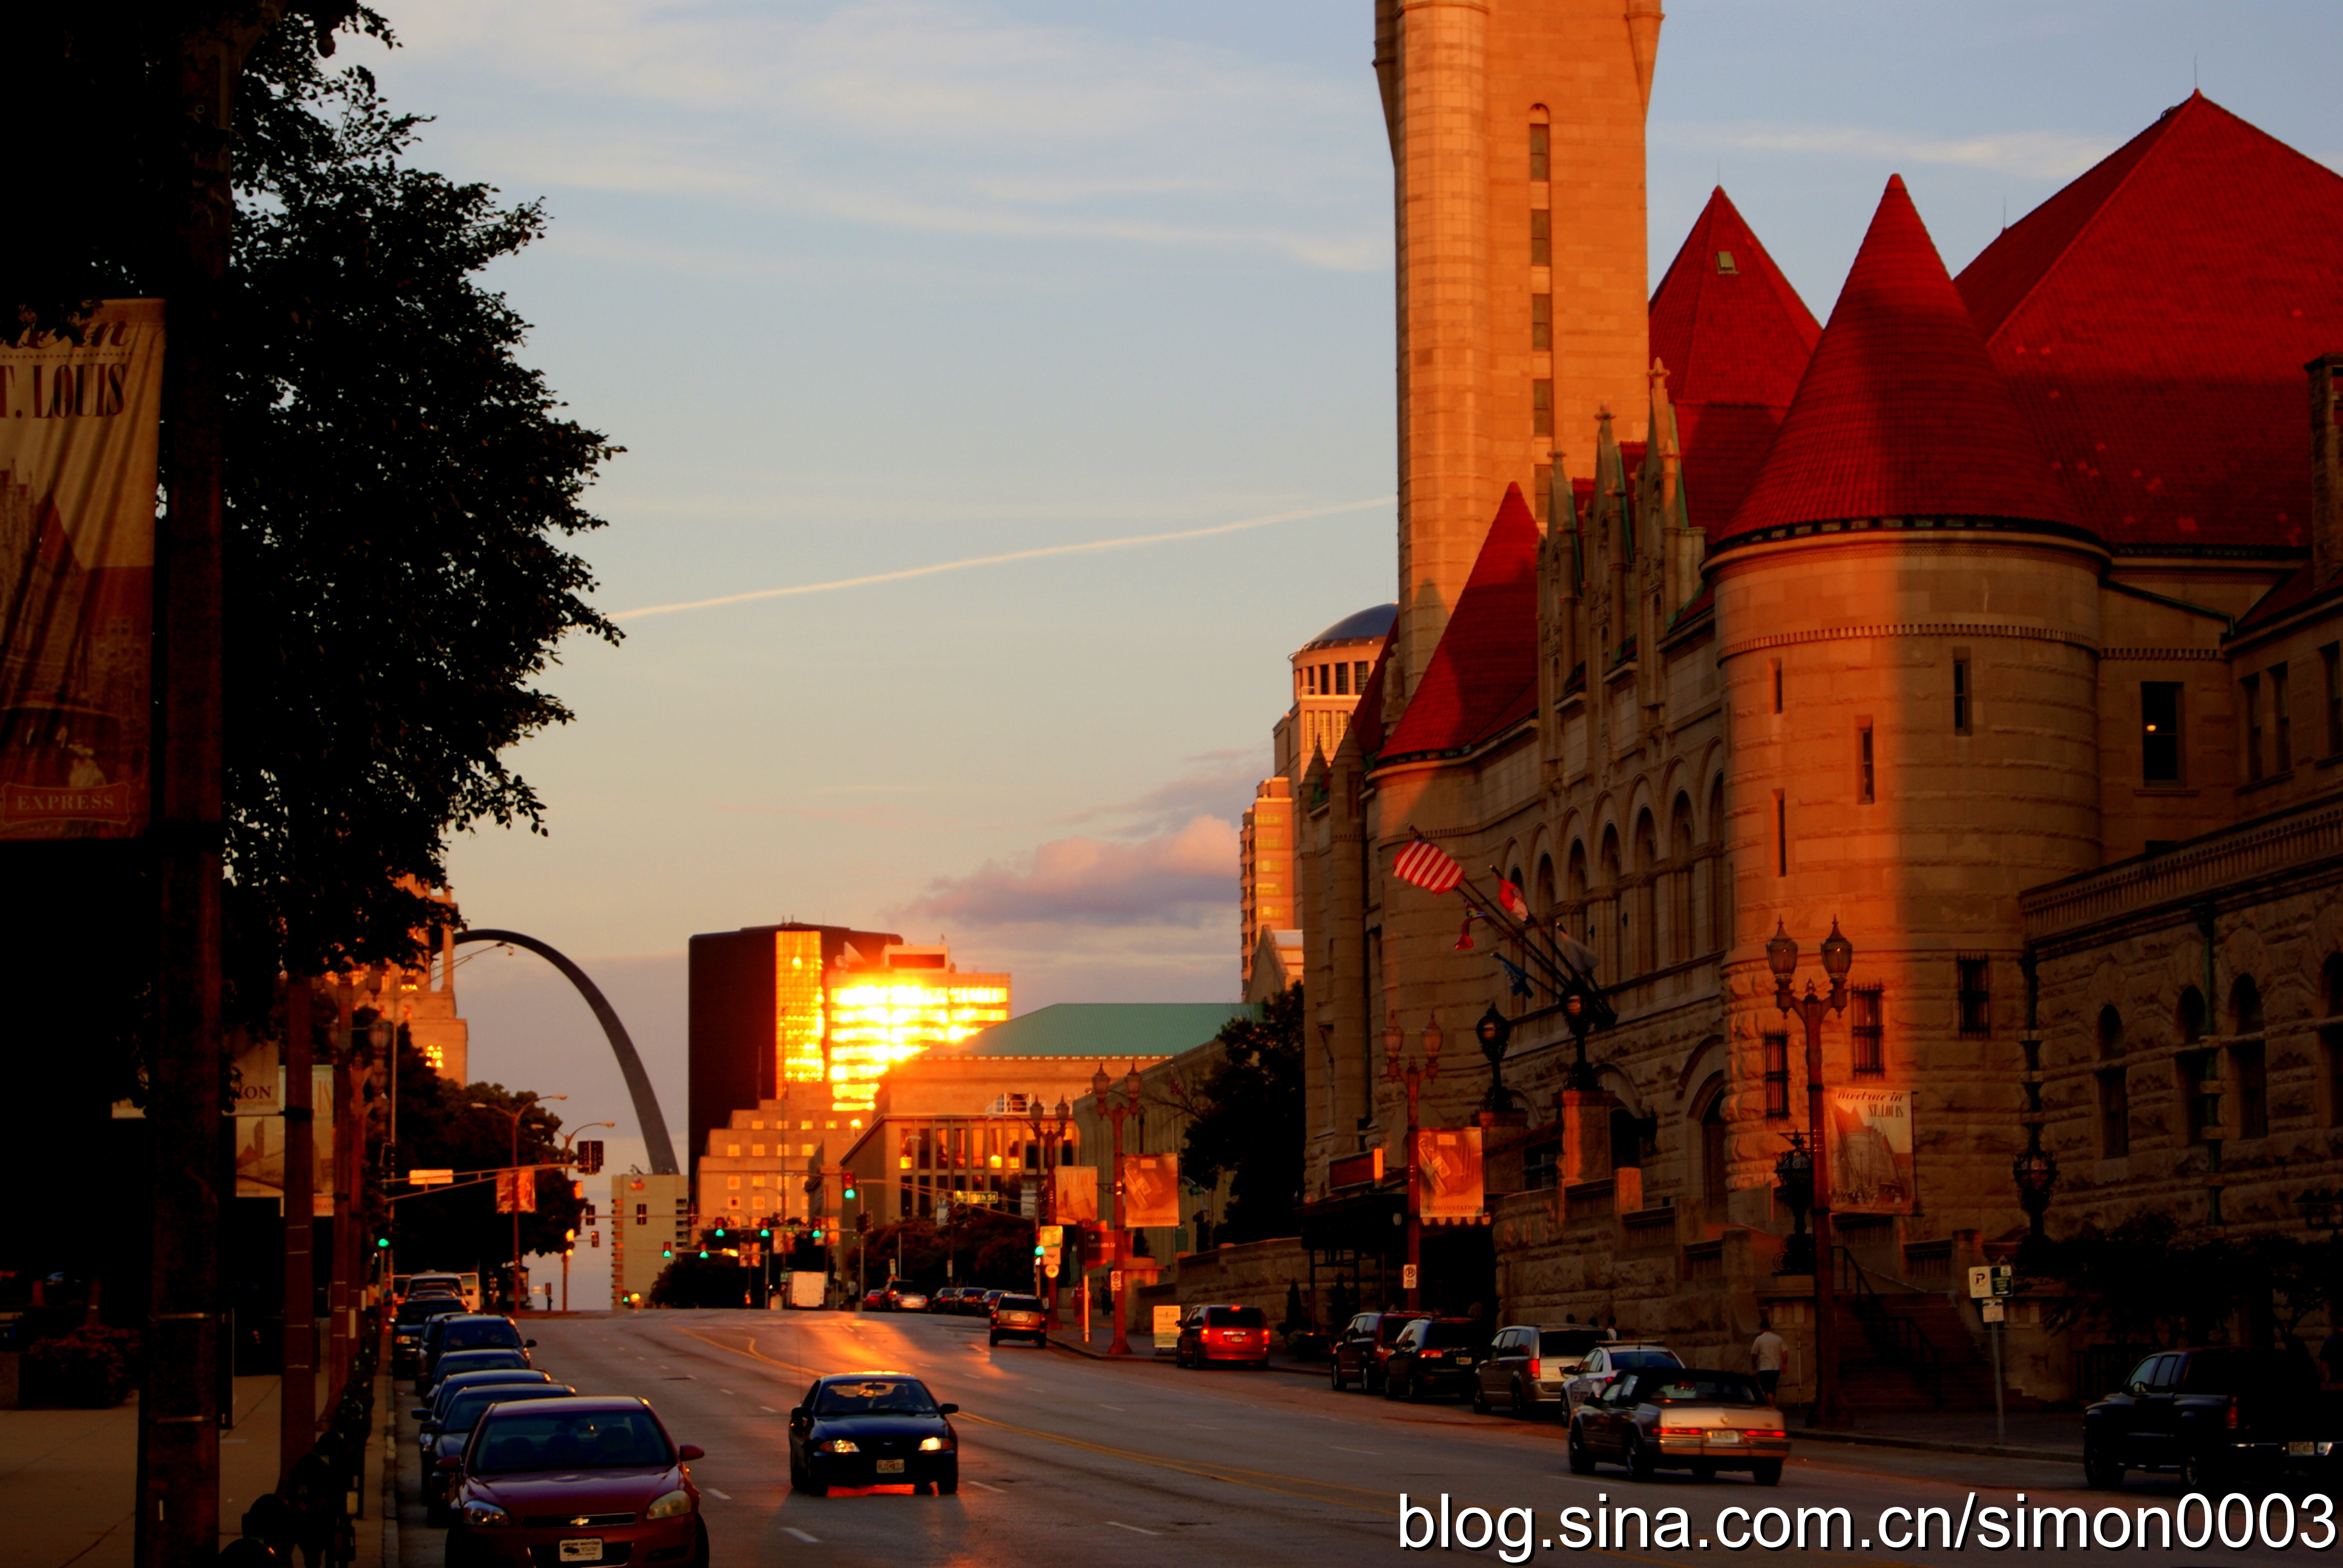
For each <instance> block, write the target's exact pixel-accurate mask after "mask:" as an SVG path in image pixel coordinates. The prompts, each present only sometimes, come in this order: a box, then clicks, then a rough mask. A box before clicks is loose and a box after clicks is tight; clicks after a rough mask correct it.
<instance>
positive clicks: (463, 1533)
mask: <svg viewBox="0 0 2343 1568" xmlns="http://www.w3.org/2000/svg"><path fill="white" fill-rule="evenodd" d="M443 1561H444V1562H446V1563H447V1568H472V1565H473V1564H474V1563H477V1562H478V1561H479V1553H478V1552H476V1551H474V1550H473V1548H472V1536H471V1533H470V1532H469V1531H467V1530H464V1529H462V1528H460V1527H458V1528H457V1529H454V1530H450V1531H449V1532H447V1556H446V1557H445V1558H444V1559H443Z"/></svg>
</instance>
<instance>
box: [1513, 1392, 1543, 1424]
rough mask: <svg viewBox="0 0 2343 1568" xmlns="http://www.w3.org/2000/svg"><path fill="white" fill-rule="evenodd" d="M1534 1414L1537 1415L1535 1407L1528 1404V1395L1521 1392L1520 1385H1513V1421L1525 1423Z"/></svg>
mask: <svg viewBox="0 0 2343 1568" xmlns="http://www.w3.org/2000/svg"><path fill="white" fill-rule="evenodd" d="M1535 1414H1537V1406H1535V1405H1534V1404H1532V1403H1531V1402H1530V1400H1529V1395H1528V1394H1527V1393H1526V1392H1523V1388H1522V1385H1521V1384H1519V1383H1515V1384H1514V1385H1513V1419H1514V1420H1515V1421H1527V1420H1529V1419H1530V1418H1531V1417H1532V1416H1534V1415H1535Z"/></svg>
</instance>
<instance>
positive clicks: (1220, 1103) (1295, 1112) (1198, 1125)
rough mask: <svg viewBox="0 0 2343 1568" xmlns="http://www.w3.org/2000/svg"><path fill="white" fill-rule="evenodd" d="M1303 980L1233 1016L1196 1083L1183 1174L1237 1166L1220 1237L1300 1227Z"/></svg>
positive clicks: (1214, 1176) (1201, 1175) (1207, 1176)
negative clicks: (1250, 1012)
mask: <svg viewBox="0 0 2343 1568" xmlns="http://www.w3.org/2000/svg"><path fill="white" fill-rule="evenodd" d="M1303 1017H1304V1014H1303V1010H1302V988H1301V987H1300V986H1298V985H1296V986H1292V987H1291V988H1289V989H1288V990H1285V991H1283V992H1282V993H1281V994H1279V995H1278V996H1275V997H1273V998H1272V999H1271V1000H1268V1001H1265V1002H1262V1004H1261V1006H1260V1008H1259V1009H1258V1010H1257V1013H1256V1014H1255V1015H1254V1016H1245V1015H1242V1014H1240V1015H1239V1016H1237V1017H1235V1018H1232V1019H1231V1020H1229V1021H1228V1023H1227V1024H1226V1025H1225V1026H1224V1027H1222V1030H1221V1032H1220V1035H1219V1039H1220V1041H1221V1043H1222V1047H1223V1055H1222V1059H1221V1060H1220V1062H1219V1063H1218V1065H1216V1066H1215V1067H1214V1068H1213V1069H1212V1071H1210V1072H1209V1073H1207V1074H1206V1075H1205V1077H1204V1081H1203V1082H1202V1084H1201V1085H1199V1086H1198V1087H1197V1090H1196V1094H1195V1103H1194V1104H1193V1105H1192V1107H1191V1110H1192V1113H1193V1115H1194V1121H1192V1122H1191V1123H1190V1124H1189V1127H1188V1136H1187V1141H1186V1146H1185V1150H1184V1151H1183V1152H1182V1156H1181V1167H1182V1169H1181V1174H1182V1177H1184V1178H1185V1179H1186V1180H1187V1181H1192V1182H1194V1183H1195V1184H1196V1185H1198V1186H1200V1187H1210V1186H1212V1184H1213V1183H1215V1182H1216V1181H1219V1180H1220V1178H1221V1173H1222V1171H1228V1172H1231V1173H1232V1180H1231V1181H1230V1184H1229V1207H1228V1212H1227V1214H1226V1215H1225V1216H1224V1217H1223V1218H1222V1221H1221V1225H1220V1229H1219V1231H1218V1232H1217V1238H1218V1239H1219V1240H1221V1241H1261V1240H1262V1239H1264V1238H1267V1237H1271V1236H1291V1235H1292V1234H1294V1232H1295V1231H1296V1230H1297V1228H1298V1227H1299V1224H1300V1221H1298V1220H1297V1219H1296V1218H1295V1210H1296V1209H1297V1208H1298V1207H1299V1206H1300V1204H1301V1201H1302V1146H1303V1144H1304V1142H1305V1141H1306V1139H1307V1129H1306V1125H1305V1121H1306V1118H1305V1115H1304V1111H1303V1096H1304V1089H1303V1077H1302V1020H1303Z"/></svg>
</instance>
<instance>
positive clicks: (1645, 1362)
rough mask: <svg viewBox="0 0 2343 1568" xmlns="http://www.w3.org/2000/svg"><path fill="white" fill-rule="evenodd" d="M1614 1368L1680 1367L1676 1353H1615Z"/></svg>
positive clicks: (1612, 1357) (1612, 1356)
mask: <svg viewBox="0 0 2343 1568" xmlns="http://www.w3.org/2000/svg"><path fill="white" fill-rule="evenodd" d="M1611 1364H1612V1365H1613V1366H1614V1367H1680V1366H1682V1365H1684V1362H1680V1361H1678V1360H1676V1356H1675V1352H1674V1351H1613V1352H1611Z"/></svg>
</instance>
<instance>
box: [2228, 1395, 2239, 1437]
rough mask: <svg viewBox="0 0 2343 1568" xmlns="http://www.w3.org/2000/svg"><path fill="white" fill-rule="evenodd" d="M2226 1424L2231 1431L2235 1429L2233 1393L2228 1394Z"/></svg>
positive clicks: (2235, 1402)
mask: <svg viewBox="0 0 2343 1568" xmlns="http://www.w3.org/2000/svg"><path fill="white" fill-rule="evenodd" d="M2228 1426H2229V1430H2230V1431H2231V1432H2235V1431H2237V1396H2236V1395H2235V1394H2231V1395H2230V1396H2229V1413H2228Z"/></svg>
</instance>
